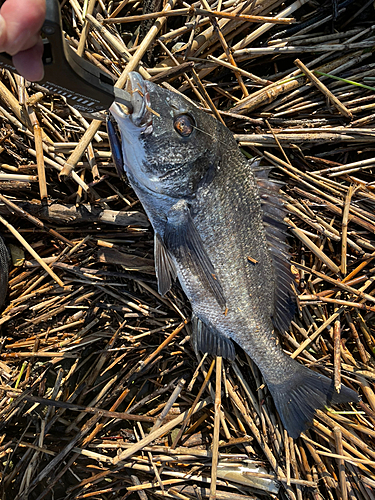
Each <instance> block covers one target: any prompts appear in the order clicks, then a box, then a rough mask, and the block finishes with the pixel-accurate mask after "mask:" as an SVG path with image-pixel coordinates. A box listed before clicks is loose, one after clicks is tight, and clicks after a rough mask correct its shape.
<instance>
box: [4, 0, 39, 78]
mask: <svg viewBox="0 0 375 500" xmlns="http://www.w3.org/2000/svg"><path fill="white" fill-rule="evenodd" d="M45 16H46V0H6V1H5V2H4V4H3V5H2V7H1V9H0V52H7V53H8V54H10V55H11V56H13V65H14V67H15V68H16V70H17V71H18V72H19V73H20V74H21V75H22V76H24V77H25V78H26V79H27V80H30V81H37V80H41V79H42V78H43V73H44V69H43V63H42V54H43V43H42V39H41V37H40V35H39V31H40V29H41V27H42V25H43V22H44V19H45Z"/></svg>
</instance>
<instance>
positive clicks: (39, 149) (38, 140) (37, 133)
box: [27, 107, 48, 204]
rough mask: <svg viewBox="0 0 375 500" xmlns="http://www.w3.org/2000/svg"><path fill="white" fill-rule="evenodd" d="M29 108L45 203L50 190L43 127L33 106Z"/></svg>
mask: <svg viewBox="0 0 375 500" xmlns="http://www.w3.org/2000/svg"><path fill="white" fill-rule="evenodd" d="M27 110H28V114H29V119H30V122H31V125H32V127H33V131H34V139H35V152H36V164H37V170H38V182H39V195H40V199H41V201H42V203H44V204H45V203H46V202H47V198H48V192H47V181H46V169H45V165H44V152H43V136H42V128H41V127H40V125H39V121H38V118H37V116H36V114H35V111H34V110H33V108H31V107H28V108H27Z"/></svg>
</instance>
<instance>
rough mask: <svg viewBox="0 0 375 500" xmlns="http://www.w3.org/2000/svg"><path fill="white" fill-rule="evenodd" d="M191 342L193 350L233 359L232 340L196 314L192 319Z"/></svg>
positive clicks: (234, 354)
mask: <svg viewBox="0 0 375 500" xmlns="http://www.w3.org/2000/svg"><path fill="white" fill-rule="evenodd" d="M191 322H192V330H193V332H192V336H191V342H192V344H193V348H194V350H195V352H198V351H201V352H203V353H206V352H207V353H208V354H212V355H213V356H222V357H223V358H225V359H229V360H230V361H233V360H234V358H235V356H236V352H235V349H234V345H233V342H232V341H231V340H230V339H229V338H228V337H225V336H224V335H223V334H222V333H220V332H219V331H218V330H217V329H216V328H215V327H213V326H208V325H206V324H205V323H204V322H203V321H201V320H200V319H199V318H198V317H197V316H195V315H193V317H192V319H191Z"/></svg>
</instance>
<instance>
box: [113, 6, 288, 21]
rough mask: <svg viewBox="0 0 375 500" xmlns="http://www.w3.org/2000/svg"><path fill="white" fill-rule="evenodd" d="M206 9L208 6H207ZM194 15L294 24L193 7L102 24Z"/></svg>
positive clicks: (117, 18) (116, 19)
mask: <svg viewBox="0 0 375 500" xmlns="http://www.w3.org/2000/svg"><path fill="white" fill-rule="evenodd" d="M207 7H209V6H208V4H207ZM194 14H198V15H202V16H207V17H211V16H215V17H218V18H222V19H231V20H233V21H247V22H249V23H271V24H292V23H293V22H295V19H294V18H293V17H289V18H288V17H280V18H277V17H266V16H249V15H247V14H232V13H230V12H222V11H220V12H219V11H217V10H211V9H199V8H196V7H194V6H191V7H190V8H186V9H174V10H171V11H169V12H164V11H161V12H150V13H148V14H140V15H139V16H126V17H112V16H111V17H109V18H107V19H104V20H103V24H114V23H116V24H118V23H119V24H125V23H134V22H136V23H138V22H142V21H146V20H148V19H157V18H160V17H162V16H165V17H175V16H191V15H194Z"/></svg>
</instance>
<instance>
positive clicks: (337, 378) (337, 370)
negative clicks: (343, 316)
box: [333, 317, 341, 392]
mask: <svg viewBox="0 0 375 500" xmlns="http://www.w3.org/2000/svg"><path fill="white" fill-rule="evenodd" d="M333 370H334V371H333V380H334V384H335V389H336V391H337V392H340V389H341V330H340V317H338V318H337V319H336V320H335V322H334V324H333Z"/></svg>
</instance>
